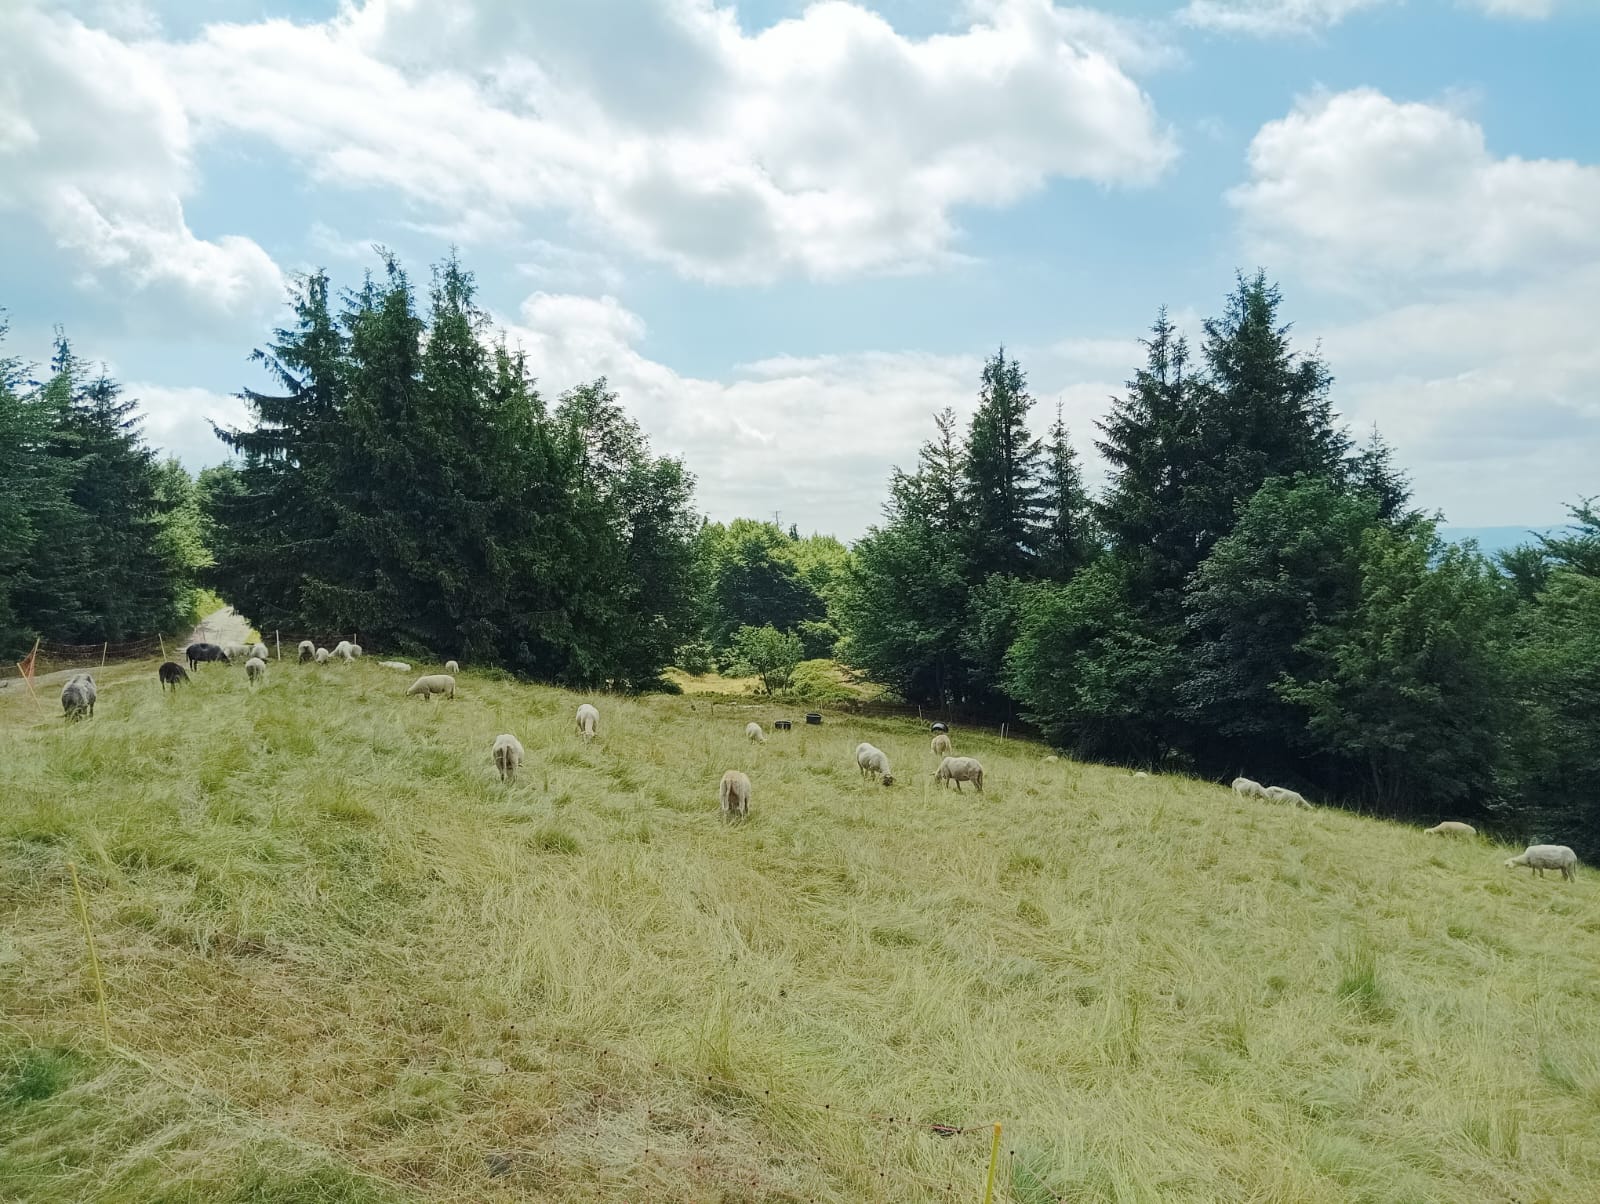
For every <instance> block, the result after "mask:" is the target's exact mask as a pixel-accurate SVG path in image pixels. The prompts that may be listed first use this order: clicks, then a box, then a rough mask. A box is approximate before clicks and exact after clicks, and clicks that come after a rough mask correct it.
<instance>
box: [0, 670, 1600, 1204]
mask: <svg viewBox="0 0 1600 1204" xmlns="http://www.w3.org/2000/svg"><path fill="white" fill-rule="evenodd" d="M408 681H409V678H405V677H402V676H400V675H398V674H394V673H391V672H389V671H387V670H384V669H381V668H379V667H378V666H377V665H375V664H372V663H371V662H370V661H367V662H362V663H360V664H357V665H354V666H342V665H336V666H328V667H323V668H317V667H306V668H301V667H298V666H294V665H278V664H274V665H273V666H272V668H271V670H270V676H269V681H268V683H267V684H266V686H265V687H264V688H262V689H260V690H258V691H256V692H251V691H249V690H247V689H246V688H245V684H244V680H243V674H242V672H240V671H238V670H231V671H230V670H228V669H226V668H222V667H218V666H207V667H203V668H202V670H201V672H200V673H199V674H198V675H197V681H196V682H195V683H194V685H193V686H191V687H190V688H188V689H186V690H184V691H181V692H179V693H178V694H177V695H176V696H173V697H163V696H162V695H161V694H160V693H159V692H158V689H157V686H156V683H155V679H154V673H153V669H152V670H151V671H149V672H148V673H145V674H140V675H135V676H130V677H125V678H121V679H119V680H117V681H116V682H115V683H114V684H113V685H112V686H111V687H110V688H108V689H107V690H106V691H105V692H104V693H103V694H102V698H101V703H100V707H99V712H98V714H97V717H96V718H95V719H94V720H92V721H90V722H87V723H82V724H77V725H73V726H68V725H66V724H64V723H63V722H61V720H60V719H59V718H57V717H56V716H55V715H54V714H51V715H50V716H49V719H48V721H47V722H37V721H35V717H34V715H33V713H32V711H31V708H29V709H26V710H24V709H17V708H10V709H8V710H6V711H5V712H4V713H3V714H0V916H3V922H0V1018H3V1023H0V1199H7V1200H28V1201H35V1202H43V1201H75V1202H76V1201H89V1200H105V1201H111V1200H115V1201H154V1200H162V1201H179V1200H181V1201H188V1202H194V1204H202V1202H204V1204H215V1202H220V1201H240V1202H243V1201H253V1202H261V1201H283V1202H288V1201H300V1200H315V1201H339V1202H344V1204H357V1202H372V1201H398V1200H408V1199H433V1200H449V1201H463V1202H464V1201H477V1200H500V1199H504V1200H538V1201H572V1202H576V1201H589V1200H602V1201H624V1200H627V1201H638V1200H653V1201H677V1200H683V1201H722V1202H733V1201H758V1200H759V1201H810V1200H817V1201H862V1200H873V1201H905V1200H944V1199H949V1200H959V1201H976V1200H978V1199H980V1198H981V1195H982V1190H983V1178H984V1173H985V1170H986V1166H987V1161H988V1155H989V1143H990V1130H989V1129H988V1128H987V1127H986V1126H987V1125H988V1123H989V1122H994V1121H999V1122H1003V1125H1004V1129H1003V1134H1002V1145H1001V1151H1002V1152H1001V1163H1000V1180H999V1185H998V1188H997V1192H996V1198H997V1199H1000V1200H1011V1201H1027V1202H1030V1204H1032V1202H1037V1201H1045V1200H1051V1199H1056V1198H1063V1199H1070V1200H1073V1201H1145V1200H1152V1201H1153V1200H1163V1201H1166V1200H1180V1201H1220V1200H1230V1201H1231V1200H1241V1201H1242V1200H1250V1201H1282V1202H1284V1204H1289V1202H1294V1204H1315V1202H1326V1204H1334V1202H1336V1201H1337V1202H1340V1204H1343V1202H1347V1201H1373V1202H1378V1201H1394V1202H1399V1201H1462V1200H1473V1201H1519V1202H1523V1204H1526V1202H1529V1201H1535V1200H1551V1201H1555V1200H1560V1201H1576V1200H1581V1199H1593V1198H1595V1193H1596V1190H1597V1187H1596V1185H1597V1184H1600V976H1597V974H1596V969H1597V967H1600V890H1597V886H1596V883H1597V879H1596V878H1595V876H1594V875H1593V873H1592V872H1590V871H1587V870H1584V869H1580V871H1579V878H1578V881H1577V882H1576V883H1575V884H1567V883H1563V882H1561V881H1560V880H1559V879H1554V880H1552V879H1545V880H1537V879H1533V878H1532V877H1530V876H1529V875H1528V874H1527V873H1526V871H1522V872H1517V873H1513V872H1512V871H1510V870H1506V869H1503V868H1502V867H1501V865H1500V861H1501V860H1502V859H1503V858H1504V857H1505V856H1506V850H1504V849H1501V848H1497V847H1494V846H1491V845H1489V844H1487V843H1449V842H1446V841H1442V840H1439V839H1437V838H1432V837H1426V836H1424V835H1422V834H1421V833H1419V832H1417V831H1414V830H1408V829H1405V828H1401V827H1398V826H1395V825H1391V824H1385V823H1377V822H1373V821H1370V820H1366V819H1362V818H1359V817H1355V816H1351V815H1346V814H1343V813H1339V812H1332V811H1321V810H1319V811H1316V812H1314V813H1294V812H1290V811H1287V810H1283V809H1279V808H1276V807H1272V806H1268V805H1264V804H1256V803H1241V802H1239V801H1237V800H1235V799H1234V797H1233V796H1232V795H1231V794H1230V793H1229V792H1227V791H1224V790H1222V789H1220V788H1218V787H1215V786H1212V785H1209V784H1205V783H1199V782H1194V781H1189V780H1183V779H1173V778H1151V779H1134V778H1130V777H1129V776H1128V775H1127V774H1126V773H1125V772H1120V771H1113V770H1108V769H1100V768H1095V767H1090V766H1082V765H1075V764H1071V763H1067V762H1062V763H1058V764H1044V763H1043V762H1042V761H1041V760H1040V755H1041V751H1042V750H1040V749H1039V748H1037V747H1034V746H1030V745H1027V744H1022V743H1018V742H1016V741H1012V742H1009V743H1005V744H1002V743H1001V742H1000V741H998V740H997V739H993V738H989V737H983V736H978V735H975V734H971V733H964V732H959V731H958V732H956V733H955V739H956V744H957V749H958V751H960V752H962V753H972V754H976V755H978V756H980V757H981V758H982V759H983V761H984V763H985V765H986V767H987V768H988V781H987V783H986V786H987V790H986V793H984V794H983V795H976V794H974V793H972V792H971V790H970V788H969V790H968V791H967V792H965V793H962V794H961V795H959V796H958V795H957V794H956V793H955V792H954V791H949V792H942V791H940V790H937V789H934V788H933V787H932V785H931V783H930V782H929V780H928V773H929V772H930V771H931V770H932V768H933V758H932V756H931V754H930V753H929V752H928V746H927V737H926V734H925V733H924V732H922V731H920V730H917V729H915V728H913V727H911V726H908V725H897V724H891V723H883V722H871V721H854V720H850V721H846V720H843V719H837V720H836V719H834V718H833V717H830V718H829V721H828V722H827V723H826V724H824V726H822V727H821V728H815V727H811V728H807V727H805V726H803V725H801V726H797V727H796V728H795V730H794V731H793V732H792V733H789V734H787V735H782V734H776V733H774V734H773V738H772V740H771V742H770V743H768V744H767V745H765V746H763V747H755V746H752V745H750V744H749V743H747V742H746V741H745V740H744V738H743V735H742V731H743V726H744V723H745V722H746V720H747V719H748V718H749V717H750V713H749V712H744V711H740V712H733V713H730V712H728V711H726V710H713V709H712V708H710V707H709V706H708V705H707V704H706V703H704V702H701V703H699V704H696V703H695V702H694V701H693V700H692V699H669V698H652V699H645V700H639V701H623V700H617V699H608V698H601V699H598V700H597V701H598V703H599V706H600V708H601V712H602V716H603V719H602V727H601V736H600V738H599V740H597V741H596V742H595V743H594V744H593V745H589V746H585V745H584V744H582V743H581V742H580V741H579V740H578V739H577V738H576V737H575V736H574V735H573V733H572V731H571V718H570V717H571V714H572V711H573V708H574V707H575V705H576V703H577V702H578V701H580V699H578V698H577V697H576V696H574V695H570V694H566V693H562V692H559V691H555V690H549V689H538V688H529V687H525V686H520V685H515V684H511V683H505V682H498V681H492V680H488V679H486V678H483V677H478V676H474V675H471V674H469V675H467V676H466V677H465V678H463V683H462V687H463V688H462V696H461V697H460V698H458V699H457V701H455V702H453V703H445V702H434V703H427V702H423V701H420V700H417V699H407V698H404V697H402V692H403V690H404V688H405V686H406V684H408ZM756 717H758V718H762V719H763V720H765V719H767V718H770V717H772V716H767V715H757V716H756ZM501 731H511V732H515V733H517V734H518V735H519V736H520V737H521V739H522V741H523V743H524V744H525V745H526V746H527V748H528V753H529V760H528V764H527V765H526V767H525V769H524V772H523V775H522V777H521V779H520V780H519V781H517V782H516V783H515V784H514V785H513V786H510V787H507V786H504V785H502V784H501V783H500V782H499V781H498V780H497V779H496V777H495V774H494V771H493V769H492V767H491V764H490V760H489V751H488V750H489V746H490V743H491V741H492V739H493V737H494V736H495V735H496V734H497V733H498V732H501ZM862 738H868V739H871V740H872V741H873V742H874V743H876V744H878V745H879V746H880V747H882V748H884V749H885V750H886V751H887V752H888V754H889V756H890V757H891V759H892V761H893V763H894V765H895V767H896V770H897V772H898V773H899V774H900V775H901V781H900V783H899V784H897V785H896V786H895V787H893V788H890V789H884V788H882V787H878V786H875V785H872V784H870V783H868V782H864V781H862V780H861V778H860V777H859V775H858V774H857V772H856V769H855V767H854V764H853V761H852V749H853V747H854V745H855V744H856V742H857V741H858V740H860V739H862ZM729 767H736V768H744V769H747V770H748V771H749V773H750V775H751V777H752V779H753V782H754V805H753V812H752V816H751V818H750V820H749V821H748V822H747V823H745V824H743V825H741V826H737V827H725V826H724V825H723V824H722V823H721V822H720V821H719V819H718V816H717V811H716V783H717V779H718V777H719V776H720V774H721V772H722V771H723V769H725V768H729ZM69 861H75V862H76V863H77V865H78V866H79V870H80V873H81V874H82V877H83V881H84V888H85V891H86V893H87V898H88V907H89V912H90V914H91V916H92V919H93V926H94V930H95V933H96V937H97V940H98V948H99V955H100V959H101V962H102V964H103V968H104V975H105V981H106V986H107V991H108V995H109V1021H110V1028H111V1032H112V1037H113V1048H112V1049H111V1050H110V1051H107V1050H105V1049H104V1048H103V1046H102V1043H101V1040H100V1036H99V1020H98V1013H97V1010H96V1005H95V997H94V991H93V987H92V980H91V977H90V975H89V973H88V970H87V963H86V956H85V952H84V942H83V934H82V931H81V929H80V927H79V924H78V918H77V915H76V913H75V910H74V902H73V893H72V888H71V882H70V878H69V877H68V874H67V869H66V867H67V864H68V862H69ZM935 1125H945V1126H951V1127H954V1128H958V1129H967V1130H969V1131H964V1132H940V1131H937V1130H936V1129H935V1127H934V1126H935Z"/></svg>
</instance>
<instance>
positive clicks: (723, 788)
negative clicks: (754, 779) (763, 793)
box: [717, 769, 750, 819]
mask: <svg viewBox="0 0 1600 1204" xmlns="http://www.w3.org/2000/svg"><path fill="white" fill-rule="evenodd" d="M717 799H718V801H719V802H721V804H722V818H723V819H731V818H732V817H733V816H735V815H737V816H738V817H739V818H740V819H743V818H745V817H746V816H748V815H749V814H750V779H749V778H748V777H746V776H745V775H744V774H742V773H740V772H739V771H738V770H737V769H730V770H728V772H727V773H725V774H723V775H722V784H721V785H720V786H718V787H717Z"/></svg>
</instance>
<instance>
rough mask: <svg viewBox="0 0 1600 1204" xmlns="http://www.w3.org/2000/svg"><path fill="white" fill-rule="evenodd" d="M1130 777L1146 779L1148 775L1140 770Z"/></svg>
mask: <svg viewBox="0 0 1600 1204" xmlns="http://www.w3.org/2000/svg"><path fill="white" fill-rule="evenodd" d="M1131 776H1133V777H1136V778H1147V777H1149V776H1150V775H1149V774H1147V773H1146V772H1145V771H1144V770H1142V769H1141V770H1139V771H1137V772H1136V773H1134V774H1133V775H1131Z"/></svg>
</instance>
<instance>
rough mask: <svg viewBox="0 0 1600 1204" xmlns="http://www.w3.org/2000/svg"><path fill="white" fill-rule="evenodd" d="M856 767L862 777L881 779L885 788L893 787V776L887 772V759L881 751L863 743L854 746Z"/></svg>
mask: <svg viewBox="0 0 1600 1204" xmlns="http://www.w3.org/2000/svg"><path fill="white" fill-rule="evenodd" d="M856 766H857V767H858V768H859V769H860V770H861V776H862V777H864V778H865V777H875V776H876V777H881V778H882V780H883V784H884V785H885V786H893V785H894V774H892V773H890V772H889V758H888V757H887V756H885V755H884V752H883V749H881V748H874V747H873V746H872V745H870V744H867V743H865V742H863V743H861V744H858V745H856Z"/></svg>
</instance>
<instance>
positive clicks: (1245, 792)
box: [1233, 778, 1267, 798]
mask: <svg viewBox="0 0 1600 1204" xmlns="http://www.w3.org/2000/svg"><path fill="white" fill-rule="evenodd" d="M1233 792H1234V793H1235V794H1237V795H1238V796H1239V797H1240V798H1266V797H1267V788H1266V787H1265V786H1263V785H1262V784H1261V783H1260V782H1253V781H1251V780H1250V779H1249V778H1234V779H1233Z"/></svg>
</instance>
